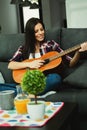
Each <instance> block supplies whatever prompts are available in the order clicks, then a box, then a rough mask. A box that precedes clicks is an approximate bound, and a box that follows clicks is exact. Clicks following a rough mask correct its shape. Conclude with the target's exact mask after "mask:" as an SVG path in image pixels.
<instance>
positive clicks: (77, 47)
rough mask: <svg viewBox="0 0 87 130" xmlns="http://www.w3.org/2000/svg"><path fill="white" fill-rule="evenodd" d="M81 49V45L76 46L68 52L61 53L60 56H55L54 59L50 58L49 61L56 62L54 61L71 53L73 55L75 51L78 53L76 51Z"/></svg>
mask: <svg viewBox="0 0 87 130" xmlns="http://www.w3.org/2000/svg"><path fill="white" fill-rule="evenodd" d="M80 48H81V44H79V45H76V46H74V47H71V48H68V49H66V50H65V51H63V52H60V53H59V54H58V55H56V56H53V57H50V59H49V60H50V61H52V60H54V59H57V58H60V57H62V56H64V55H66V54H69V53H71V52H73V51H76V50H78V49H80Z"/></svg>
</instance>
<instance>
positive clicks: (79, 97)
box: [0, 28, 87, 130]
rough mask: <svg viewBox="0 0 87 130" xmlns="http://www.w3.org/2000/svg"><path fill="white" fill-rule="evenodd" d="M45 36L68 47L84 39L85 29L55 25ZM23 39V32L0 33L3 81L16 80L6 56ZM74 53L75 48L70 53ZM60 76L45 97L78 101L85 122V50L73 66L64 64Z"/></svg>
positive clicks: (85, 36)
mask: <svg viewBox="0 0 87 130" xmlns="http://www.w3.org/2000/svg"><path fill="white" fill-rule="evenodd" d="M46 39H48V40H55V41H56V42H58V43H60V45H61V47H62V48H63V49H65V50H66V49H67V48H70V47H73V46H75V45H77V44H80V43H82V42H84V41H87V29H85V28H84V29H75V28H70V29H67V28H58V29H57V28H56V29H53V30H48V31H47V32H46ZM23 43H24V34H6V35H3V34H0V72H1V73H2V75H3V77H4V79H5V83H6V84H9V83H10V84H11V83H15V82H14V80H13V77H12V71H11V70H8V68H7V66H8V61H9V59H10V58H11V57H12V55H13V54H14V52H15V51H16V50H17V48H18V47H19V45H21V44H23ZM73 54H74V52H73V53H71V55H73ZM61 76H62V78H63V81H62V84H61V85H60V86H59V87H58V89H57V93H56V94H53V95H50V96H48V97H47V98H46V100H50V101H64V102H77V103H78V106H79V114H80V117H81V124H82V123H85V122H86V121H87V118H86V117H87V101H86V99H87V52H84V53H81V57H80V60H79V62H78V64H77V65H76V66H75V67H73V68H68V67H67V66H65V69H64V70H63V71H62V73H61ZM3 87H4V86H3ZM82 121H83V122H82ZM86 124H87V122H86V123H85V125H86ZM82 128H83V129H82V130H85V126H84V124H83V126H82ZM86 128H87V127H86Z"/></svg>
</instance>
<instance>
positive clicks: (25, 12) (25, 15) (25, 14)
mask: <svg viewBox="0 0 87 130" xmlns="http://www.w3.org/2000/svg"><path fill="white" fill-rule="evenodd" d="M19 11H20V22H21V32H22V33H24V29H25V25H26V22H27V20H28V19H30V18H32V17H36V18H40V19H41V20H42V8H41V2H40V0H39V8H37V9H30V8H29V6H24V7H20V6H19Z"/></svg>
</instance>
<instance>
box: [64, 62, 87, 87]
mask: <svg viewBox="0 0 87 130" xmlns="http://www.w3.org/2000/svg"><path fill="white" fill-rule="evenodd" d="M86 75H87V62H86V63H83V64H82V65H81V66H79V67H78V68H77V69H76V70H75V71H74V72H72V73H71V74H70V75H68V76H67V77H66V78H64V80H63V82H64V83H66V84H69V85H70V86H74V87H75V88H87V76H86Z"/></svg>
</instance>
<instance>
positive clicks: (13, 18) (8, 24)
mask: <svg viewBox="0 0 87 130" xmlns="http://www.w3.org/2000/svg"><path fill="white" fill-rule="evenodd" d="M10 1H11V0H0V26H1V33H2V34H3V33H4V34H8V33H17V32H18V19H17V10H16V6H15V5H11V4H10Z"/></svg>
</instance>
